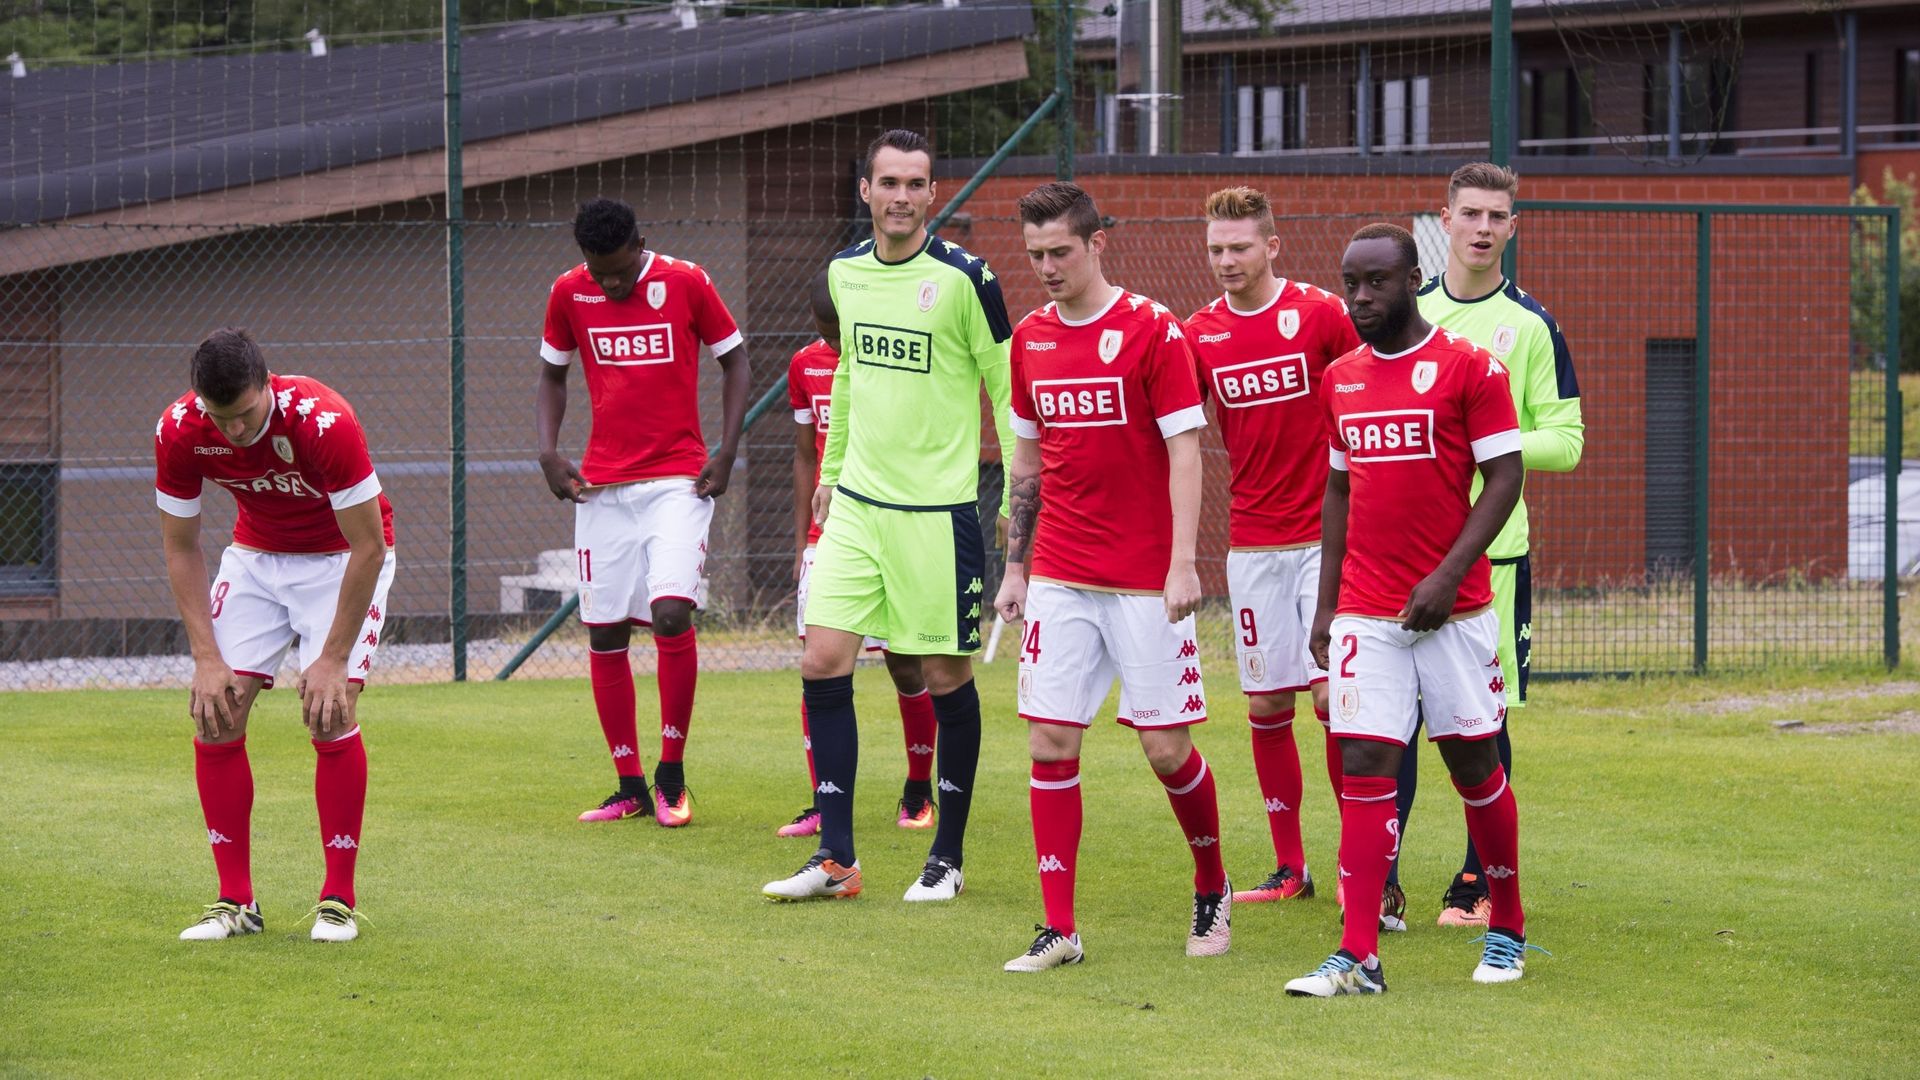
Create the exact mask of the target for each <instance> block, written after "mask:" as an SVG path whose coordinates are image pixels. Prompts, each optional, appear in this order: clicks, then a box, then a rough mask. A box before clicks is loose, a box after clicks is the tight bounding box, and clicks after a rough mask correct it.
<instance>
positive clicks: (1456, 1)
mask: <svg viewBox="0 0 1920 1080" xmlns="http://www.w3.org/2000/svg"><path fill="white" fill-rule="evenodd" d="M1128 2H1129V0H1113V2H1112V3H1110V4H1107V5H1105V7H1104V9H1099V10H1096V11H1095V13H1094V14H1091V15H1083V16H1082V17H1081V18H1080V19H1079V21H1078V22H1076V23H1075V24H1074V25H1075V33H1074V37H1075V38H1077V39H1078V40H1080V41H1083V42H1111V41H1113V39H1114V34H1115V32H1116V30H1117V28H1118V26H1119V23H1120V18H1121V16H1120V5H1121V4H1122V3H1128ZM1170 2H1174V3H1178V4H1179V5H1180V28H1181V33H1182V34H1183V35H1189V36H1193V37H1196V38H1203V39H1215V38H1221V37H1251V36H1255V35H1258V34H1259V25H1258V23H1256V22H1255V21H1254V20H1253V19H1252V18H1251V17H1249V16H1247V15H1245V14H1242V13H1240V12H1237V11H1226V12H1223V11H1220V10H1219V5H1218V4H1215V3H1210V2H1209V0H1170ZM1702 7H1705V8H1716V9H1725V8H1726V7H1728V4H1727V2H1726V0H1513V14H1514V17H1515V18H1520V17H1522V16H1526V15H1534V16H1545V15H1548V14H1550V13H1552V14H1562V15H1566V14H1575V13H1578V14H1595V13H1639V14H1644V15H1645V16H1646V17H1647V19H1648V20H1649V21H1663V20H1664V19H1666V18H1667V17H1668V15H1669V14H1670V13H1671V12H1672V11H1673V10H1674V9H1676V8H1702ZM1145 10H1146V5H1145V4H1143V3H1139V2H1138V0H1133V3H1132V10H1130V11H1128V12H1127V13H1126V17H1127V18H1129V19H1139V18H1142V17H1144V13H1145ZM1736 10H1737V5H1736ZM1492 11H1493V5H1492V4H1491V3H1489V2H1488V0H1291V2H1290V3H1288V4H1286V5H1285V6H1283V7H1282V8H1281V9H1280V10H1279V11H1277V12H1275V13H1274V16H1273V25H1272V27H1271V29H1270V30H1269V31H1268V36H1275V37H1284V36H1285V35H1287V34H1288V33H1300V32H1305V31H1315V32H1326V31H1340V30H1365V29H1368V28H1379V29H1389V28H1391V29H1399V28H1402V27H1405V26H1406V25H1408V24H1410V23H1411V24H1420V23H1459V22H1463V21H1470V20H1473V19H1476V18H1478V19H1482V20H1489V21H1490V20H1491V19H1492Z"/></svg>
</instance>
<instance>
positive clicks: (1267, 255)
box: [1187, 187, 1360, 904]
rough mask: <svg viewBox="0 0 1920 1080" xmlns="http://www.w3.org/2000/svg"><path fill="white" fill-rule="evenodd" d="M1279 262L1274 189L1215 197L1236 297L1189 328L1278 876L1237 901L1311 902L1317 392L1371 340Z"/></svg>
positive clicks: (1321, 452)
mask: <svg viewBox="0 0 1920 1080" xmlns="http://www.w3.org/2000/svg"><path fill="white" fill-rule="evenodd" d="M1279 255H1280V238H1279V237H1278V236H1276V235H1275V234H1274V229H1273V210H1272V208H1271V206H1270V205H1269V204H1268V202H1267V197H1266V195H1265V194H1264V193H1262V192H1260V191H1256V190H1254V189H1253V188H1248V187H1232V188H1224V189H1222V190H1220V191H1216V192H1214V193H1213V194H1212V195H1210V196H1208V197H1207V265H1208V267H1209V268H1210V269H1211V270H1212V271H1213V277H1214V280H1215V281H1218V282H1219V283H1220V287H1221V289H1222V290H1224V292H1223V294H1222V295H1221V296H1219V297H1218V298H1216V299H1215V300H1213V301H1212V302H1211V303H1209V304H1207V305H1206V306H1205V307H1203V308H1201V309H1200V310H1199V311H1196V312H1194V313H1193V316H1192V318H1189V319H1188V320H1187V340H1188V341H1189V342H1191V343H1192V344H1193V353H1194V357H1195V359H1196V360H1197V361H1198V362H1199V366H1200V375H1201V392H1202V394H1203V395H1209V396H1211V397H1212V398H1213V416H1214V422H1215V423H1216V424H1218V425H1219V428H1220V437H1221V440H1222V441H1223V442H1225V443H1226V447H1227V458H1228V460H1229V462H1230V463H1231V464H1232V484H1231V487H1232V491H1233V509H1232V512H1231V513H1230V514H1229V516H1228V525H1227V532H1228V542H1229V550H1228V551H1227V591H1228V593H1229V595H1230V596H1231V598H1232V603H1233V609H1234V612H1235V625H1234V627H1233V633H1234V641H1235V645H1236V647H1237V651H1238V652H1239V660H1240V664H1239V667H1240V689H1241V691H1242V692H1243V693H1245V694H1246V695H1247V711H1248V714H1249V716H1248V722H1249V724H1250V726H1251V727H1252V731H1253V770H1254V775H1255V777H1256V778H1258V780H1259V783H1260V795H1261V797H1262V798H1263V799H1264V800H1265V801H1266V807H1267V830H1268V832H1269V833H1270V834H1271V835H1272V837H1273V856H1274V867H1275V869H1274V871H1273V873H1272V875H1270V876H1269V877H1268V878H1267V879H1266V880H1265V881H1263V882H1261V883H1260V884H1259V885H1257V886H1255V887H1254V888H1252V889H1248V890H1245V891H1243V892H1237V893H1235V894H1234V895H1233V900H1234V903H1236V904H1246V903H1261V902H1265V901H1272V900H1286V899H1291V898H1294V897H1303V898H1304V897H1311V896H1312V895H1313V875H1312V874H1311V873H1309V872H1308V870H1307V857H1306V853H1305V851H1304V850H1303V849H1302V847H1301V843H1300V797H1301V788H1302V781H1301V777H1300V751H1299V749H1298V748H1297V747H1296V746H1295V745H1294V738H1293V709H1294V698H1295V696H1296V695H1297V694H1298V693H1299V692H1300V691H1302V690H1308V689H1311V691H1312V697H1313V713H1314V716H1316V717H1318V718H1319V720H1320V723H1321V726H1322V728H1323V730H1324V728H1325V725H1326V723H1327V673H1326V672H1325V671H1323V670H1321V669H1320V668H1318V667H1316V666H1315V665H1314V663H1313V657H1312V656H1311V655H1310V654H1309V653H1308V650H1307V633H1308V631H1309V630H1310V629H1311V628H1312V625H1313V608H1314V603H1315V601H1316V599H1317V598H1318V596H1319V593H1320V502H1321V498H1322V496H1323V495H1324V494H1325V492H1326V489H1327V451H1326V447H1325V446H1324V445H1323V444H1324V442H1325V438H1324V428H1325V425H1324V423H1323V422H1322V421H1321V418H1320V403H1319V400H1318V399H1317V398H1316V397H1315V396H1314V390H1315V388H1316V387H1318V386H1319V385H1320V373H1321V372H1323V371H1325V370H1326V367H1327V365H1328V364H1330V363H1332V362H1333V361H1334V360H1336V359H1338V358H1339V357H1340V356H1341V355H1342V354H1344V353H1347V352H1349V351H1351V350H1352V349H1354V348H1355V347H1356V346H1358V345H1359V344H1360V339H1359V338H1358V337H1356V336H1355V335H1354V332H1353V323H1352V322H1350V321H1348V319H1347V308H1346V305H1345V304H1343V303H1341V302H1340V299H1339V298H1338V297H1336V296H1333V295H1332V294H1330V293H1328V292H1326V291H1325V290H1323V289H1320V288H1318V287H1316V286H1313V285H1309V284H1307V283H1306V282H1304V281H1287V280H1285V279H1283V278H1280V277H1276V276H1275V275H1274V272H1273V260H1274V259H1275V258H1278V257H1279ZM1324 742H1325V745H1326V755H1325V756H1326V762H1327V776H1328V778H1329V779H1331V780H1332V781H1333V789H1334V794H1335V796H1336V797H1338V795H1339V791H1340V747H1339V742H1338V741H1337V740H1335V739H1334V738H1333V737H1332V736H1331V735H1328V736H1326V738H1325V740H1324Z"/></svg>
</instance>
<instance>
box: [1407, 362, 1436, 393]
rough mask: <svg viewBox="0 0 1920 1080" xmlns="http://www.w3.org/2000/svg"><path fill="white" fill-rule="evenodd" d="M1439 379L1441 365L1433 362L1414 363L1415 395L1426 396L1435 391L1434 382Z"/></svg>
mask: <svg viewBox="0 0 1920 1080" xmlns="http://www.w3.org/2000/svg"><path fill="white" fill-rule="evenodd" d="M1439 377H1440V365H1439V364H1436V363H1434V362H1433V361H1431V360H1416V361H1414V362H1413V389H1414V392H1415V393H1419V394H1424V393H1426V392H1427V391H1429V390H1431V389H1433V380H1435V379H1437V378H1439Z"/></svg>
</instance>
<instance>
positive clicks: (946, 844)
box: [928, 679, 980, 866]
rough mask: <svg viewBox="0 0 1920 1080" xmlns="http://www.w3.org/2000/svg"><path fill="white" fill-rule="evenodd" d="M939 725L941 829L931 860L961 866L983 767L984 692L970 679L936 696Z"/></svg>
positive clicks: (930, 853) (934, 705)
mask: <svg viewBox="0 0 1920 1080" xmlns="http://www.w3.org/2000/svg"><path fill="white" fill-rule="evenodd" d="M933 715H934V719H935V721H936V723H938V725H939V729H938V730H939V734H938V739H937V743H938V746H939V751H940V760H939V763H938V768H937V770H936V771H937V772H938V773H939V776H940V782H939V785H938V787H939V789H940V825H939V828H938V830H937V831H936V832H935V833H934V836H933V849H932V850H931V851H930V852H928V856H929V857H930V858H941V859H945V860H946V861H948V862H950V863H952V864H953V865H955V866H959V865H960V860H961V856H962V855H963V854H964V848H965V844H966V839H967V813H968V811H970V810H972V809H973V775H974V773H975V772H976V771H977V770H978V769H979V766H980V691H979V690H978V689H977V688H976V687H975V686H974V684H973V680H972V679H968V680H967V681H966V682H964V683H961V684H960V686H959V687H958V688H957V689H955V690H954V691H953V692H952V693H948V694H935V695H933Z"/></svg>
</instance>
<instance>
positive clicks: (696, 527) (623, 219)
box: [534, 199, 747, 828]
mask: <svg viewBox="0 0 1920 1080" xmlns="http://www.w3.org/2000/svg"><path fill="white" fill-rule="evenodd" d="M573 239H574V242H575V243H577V244H579V245H580V253H581V255H583V256H585V258H586V261H585V262H583V263H581V264H580V265H579V266H576V267H574V268H573V269H571V270H569V271H567V272H566V273H564V274H561V275H560V277H559V279H558V280H556V281H555V282H554V283H553V291H552V293H551V294H550V295H549V296H548V298H547V323H546V330H545V332H544V333H543V335H542V340H541V342H540V358H541V360H542V361H544V362H543V363H542V364H541V365H540V384H539V389H538V392H537V393H536V395H535V409H534V413H535V419H536V422H537V424H538V426H539V434H540V470H541V472H543V473H545V474H546V478H547V488H548V490H550V491H552V492H553V494H554V495H555V496H557V497H559V498H561V499H564V500H566V501H568V502H571V503H574V504H575V506H574V513H573V537H574V539H573V544H574V561H575V563H576V569H577V570H578V572H579V575H580V621H581V622H582V623H583V624H585V626H586V627H587V642H588V646H589V648H590V649H591V650H592V651H591V652H589V653H588V657H587V670H588V673H589V675H590V676H591V679H592V682H593V705H594V709H595V711H597V712H598V713H599V715H600V730H601V732H602V733H603V734H604V735H606V738H607V749H608V750H609V751H610V752H611V753H612V755H613V768H614V771H615V772H616V773H618V774H619V777H620V787H619V789H618V790H616V791H615V792H614V793H613V794H612V795H609V796H607V798H606V799H605V800H603V801H602V802H601V803H600V805H599V806H598V807H596V808H595V809H592V810H589V811H587V812H586V813H584V814H581V815H580V820H581V821H617V820H619V819H621V818H629V817H634V816H636V815H638V814H640V813H641V812H642V811H643V809H645V808H646V806H647V802H648V800H647V775H646V770H645V769H643V768H641V765H640V752H639V743H640V739H639V735H638V732H637V730H636V727H635V725H636V720H635V718H634V709H635V706H634V693H633V665H632V663H631V661H630V660H629V659H628V655H627V646H628V643H629V641H630V640H631V637H632V633H633V629H632V627H633V624H635V623H637V624H639V625H641V626H652V627H653V644H654V647H655V648H656V649H658V650H659V654H660V655H659V667H658V671H659V687H660V766H659V768H658V769H656V770H655V771H654V780H655V786H654V788H653V799H652V800H651V802H652V810H653V815H654V820H655V821H657V822H659V823H660V824H661V825H664V826H666V827H668V828H675V827H678V826H681V825H685V824H687V823H688V822H689V821H692V820H693V803H692V799H691V797H690V796H689V795H688V794H687V781H686V773H685V771H684V769H683V766H682V764H681V760H682V755H683V754H684V753H685V751H686V748H687V729H688V727H689V726H690V725H691V721H692V719H693V690H694V683H695V682H696V681H697V680H698V678H699V675H700V659H699V651H698V647H697V646H696V645H695V643H694V631H693V610H694V609H695V608H697V607H699V606H700V604H701V602H702V600H703V599H704V598H705V595H706V578H705V573H706V565H707V526H708V524H709V523H711V522H712V520H713V500H714V498H715V497H716V496H719V495H721V494H723V493H724V492H725V491H726V490H727V481H728V478H729V477H730V476H731V475H732V473H733V459H734V456H735V455H736V453H737V452H738V449H739V446H740V421H741V418H742V417H743V416H744V415H745V413H746V408H747V354H746V350H745V349H744V348H742V347H741V338H740V329H739V327H737V326H736V325H735V324H734V321H733V315H732V314H731V313H729V312H728V311H727V305H726V304H724V303H722V302H721V300H720V294H719V293H718V292H716V291H715V290H714V287H713V280H712V279H711V278H709V277H707V273H706V271H704V270H702V269H700V268H699V267H698V266H695V265H694V264H693V263H690V262H686V261H685V260H682V259H675V258H673V257H672V256H670V255H662V254H659V253H657V252H653V251H648V250H647V247H646V243H647V242H646V238H645V237H643V236H641V235H640V229H639V226H638V224H637V223H636V222H635V220H634V216H633V208H632V207H630V206H628V205H627V204H626V203H624V202H618V201H615V200H613V199H594V200H592V201H590V202H587V203H585V204H583V205H582V206H581V207H580V211H579V213H577V214H576V215H574V219H573ZM702 345H705V346H706V347H707V348H708V349H709V350H711V351H712V352H713V355H714V358H715V359H716V360H717V361H718V362H719V364H720V369H721V371H722V372H723V373H724V378H723V381H722V387H723V389H722V394H721V401H722V412H723V416H722V419H721V422H720V428H721V437H720V448H719V449H718V450H717V451H715V452H714V454H713V456H712V457H708V456H707V446H706V443H705V441H704V440H703V439H702V438H701V435H700V398H699V389H700V372H699V360H700V347H701V346H702ZM576 356H584V357H585V359H584V360H583V361H582V363H581V367H582V369H583V372H584V374H585V376H586V380H587V395H588V398H589V400H590V401H591V403H592V408H593V427H592V433H591V434H590V435H589V437H588V439H587V453H586V456H585V457H584V458H583V459H582V460H581V462H580V467H579V468H578V469H576V468H574V466H573V463H572V462H570V461H568V460H567V459H566V458H565V457H564V456H562V455H561V453H560V451H559V449H558V446H559V440H560V422H561V420H562V418H563V417H565V415H566V411H567V368H568V367H570V366H571V365H572V363H573V360H574V357H576Z"/></svg>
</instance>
